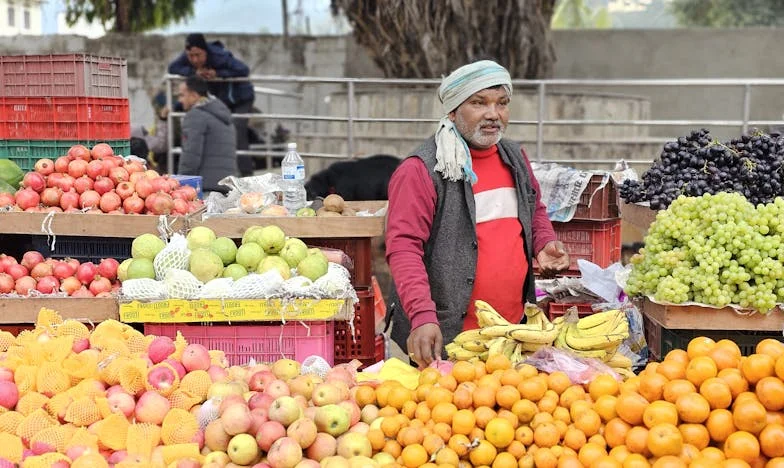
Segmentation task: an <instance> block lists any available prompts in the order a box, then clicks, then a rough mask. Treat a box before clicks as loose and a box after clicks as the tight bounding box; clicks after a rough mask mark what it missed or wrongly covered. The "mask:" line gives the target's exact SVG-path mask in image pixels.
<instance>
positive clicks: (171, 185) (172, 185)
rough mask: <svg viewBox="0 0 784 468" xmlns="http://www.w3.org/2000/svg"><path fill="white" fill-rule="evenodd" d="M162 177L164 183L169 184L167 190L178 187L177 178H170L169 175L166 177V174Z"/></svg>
mask: <svg viewBox="0 0 784 468" xmlns="http://www.w3.org/2000/svg"><path fill="white" fill-rule="evenodd" d="M164 179H165V180H166V183H167V184H169V191H170V192H171V191H172V190H176V189H178V188H180V181H179V180H177V179H174V178H171V177H168V176H165V177H164Z"/></svg>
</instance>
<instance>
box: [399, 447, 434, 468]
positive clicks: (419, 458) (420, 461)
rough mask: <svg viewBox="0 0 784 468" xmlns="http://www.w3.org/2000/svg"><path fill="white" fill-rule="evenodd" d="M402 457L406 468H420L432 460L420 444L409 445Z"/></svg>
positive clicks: (404, 449)
mask: <svg viewBox="0 0 784 468" xmlns="http://www.w3.org/2000/svg"><path fill="white" fill-rule="evenodd" d="M400 457H401V458H402V459H403V465H404V466H405V467H406V468H418V467H420V466H422V465H424V464H425V463H427V461H428V460H429V459H430V457H429V456H428V454H427V450H425V448H424V447H423V446H422V445H420V444H414V445H409V446H407V447H405V448H403V451H402V452H401V454H400Z"/></svg>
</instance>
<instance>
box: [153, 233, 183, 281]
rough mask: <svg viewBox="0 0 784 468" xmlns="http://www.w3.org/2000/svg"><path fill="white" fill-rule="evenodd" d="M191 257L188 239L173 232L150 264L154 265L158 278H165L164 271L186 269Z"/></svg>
mask: <svg viewBox="0 0 784 468" xmlns="http://www.w3.org/2000/svg"><path fill="white" fill-rule="evenodd" d="M190 258H191V251H190V250H189V249H188V241H187V240H186V239H185V236H183V235H182V234H174V235H173V236H172V238H171V239H170V240H169V243H168V244H166V247H164V248H163V250H161V251H160V252H158V255H156V256H155V260H153V262H152V265H153V267H155V277H156V278H158V279H159V280H162V279H164V278H166V272H168V271H169V270H171V269H177V270H186V269H187V268H188V262H189V261H190Z"/></svg>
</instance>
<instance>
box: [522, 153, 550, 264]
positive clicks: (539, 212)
mask: <svg viewBox="0 0 784 468" xmlns="http://www.w3.org/2000/svg"><path fill="white" fill-rule="evenodd" d="M520 151H521V152H522V153H523V161H525V166H526V167H527V168H528V174H530V176H531V187H533V189H534V190H535V191H536V211H534V219H533V220H532V221H531V230H532V234H533V237H534V256H536V254H538V253H539V252H541V251H542V249H543V248H544V246H545V245H547V243H548V242H551V241H554V240H557V238H556V237H555V231H554V230H553V223H551V222H550V218H549V217H548V216H547V207H546V206H544V203H542V194H541V190H540V189H539V181H538V180H536V176H535V175H534V170H533V168H531V161H529V160H528V155H527V154H525V150H524V149H523V148H522V147H520Z"/></svg>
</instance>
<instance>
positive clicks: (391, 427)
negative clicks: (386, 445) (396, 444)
mask: <svg viewBox="0 0 784 468" xmlns="http://www.w3.org/2000/svg"><path fill="white" fill-rule="evenodd" d="M401 427H402V422H401V421H400V419H399V418H397V417H395V416H390V417H385V418H384V419H383V420H382V421H381V427H380V429H381V431H382V432H383V433H384V435H385V436H387V437H390V438H395V437H397V433H398V432H400V428H401Z"/></svg>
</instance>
